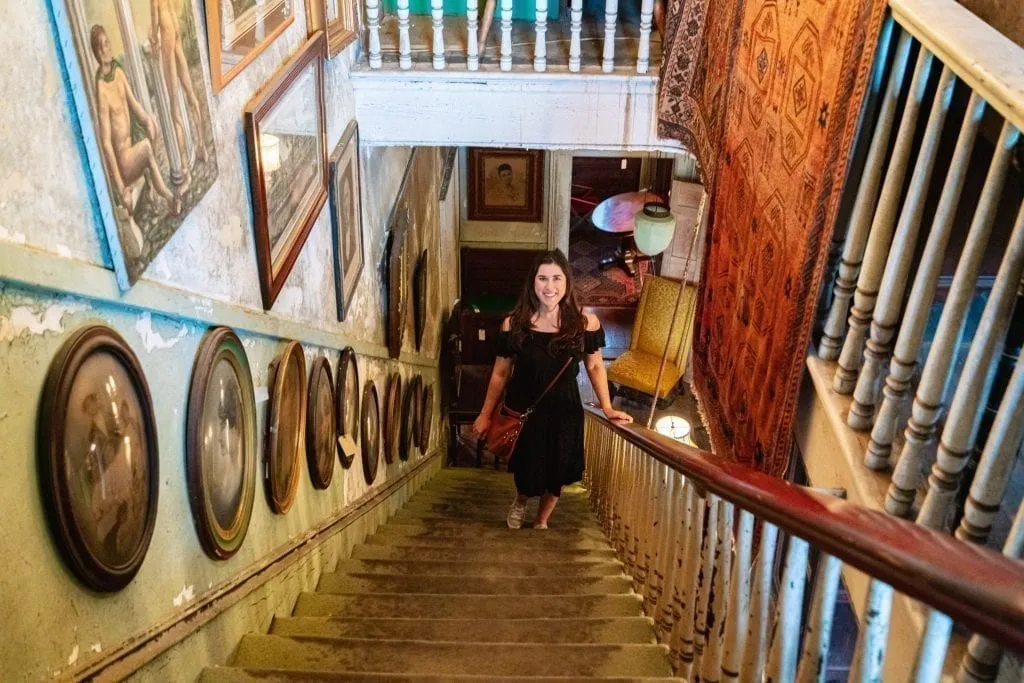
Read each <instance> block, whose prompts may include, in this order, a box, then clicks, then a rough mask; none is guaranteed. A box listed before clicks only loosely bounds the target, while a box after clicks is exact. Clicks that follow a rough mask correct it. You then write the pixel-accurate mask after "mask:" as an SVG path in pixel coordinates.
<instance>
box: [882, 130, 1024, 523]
mask: <svg viewBox="0 0 1024 683" xmlns="http://www.w3.org/2000/svg"><path fill="white" fill-rule="evenodd" d="M1018 135H1019V134H1018V133H1017V131H1016V129H1014V128H1013V126H1011V125H1010V124H1005V125H1004V126H1003V132H1002V133H1001V134H1000V136H999V142H998V143H997V144H996V149H995V154H994V157H993V159H992V164H991V165H990V166H989V170H988V175H987V176H986V178H985V185H984V188H983V189H982V192H981V198H980V200H979V202H978V207H977V209H976V210H975V212H974V218H973V219H972V221H971V227H970V230H969V231H968V234H967V241H966V243H965V244H964V249H963V252H962V253H961V255H960V262H959V263H958V264H957V267H956V272H955V273H954V275H953V285H952V287H951V288H950V291H949V295H948V296H947V297H946V302H945V304H944V305H943V307H942V315H941V317H940V318H939V325H938V328H937V329H936V332H935V340H934V341H933V342H932V347H931V349H930V350H929V352H928V359H927V360H926V361H925V364H924V371H923V372H922V373H921V380H920V382H919V383H918V385H917V394H916V395H915V396H914V405H913V408H912V409H911V414H910V421H909V422H908V423H907V429H906V432H905V433H904V434H905V438H906V444H905V445H904V447H903V451H902V452H901V453H900V458H899V461H898V462H897V463H896V468H895V470H894V471H893V474H892V481H891V482H890V484H889V491H888V494H887V496H886V502H885V509H886V510H888V511H889V512H891V513H892V514H895V515H899V516H901V517H905V516H907V515H909V514H910V506H911V503H913V501H914V496H915V494H916V492H917V486H918V483H919V481H920V477H921V463H922V462H924V458H925V454H926V453H927V451H928V450H930V449H931V447H932V446H933V445H934V443H935V425H936V423H937V422H938V420H939V414H940V410H941V408H942V404H943V402H944V401H945V397H946V393H947V389H948V387H947V384H948V383H949V380H950V377H951V374H952V370H953V368H952V366H953V358H954V356H955V354H956V351H957V349H958V348H959V347H960V340H961V339H962V338H963V332H964V322H965V321H966V319H967V310H968V308H969V307H970V303H971V299H973V298H974V287H975V282H976V281H977V278H978V272H979V271H980V269H981V261H982V258H983V257H984V255H985V251H986V249H987V247H988V239H989V235H990V234H991V231H992V221H993V219H994V218H995V211H996V206H997V205H998V202H999V198H1000V196H1001V194H1002V189H1003V182H1004V180H1005V179H1006V171H1007V167H1008V165H1009V162H1010V155H1011V153H1012V151H1013V147H1014V145H1015V144H1016V142H1017V138H1018Z"/></svg>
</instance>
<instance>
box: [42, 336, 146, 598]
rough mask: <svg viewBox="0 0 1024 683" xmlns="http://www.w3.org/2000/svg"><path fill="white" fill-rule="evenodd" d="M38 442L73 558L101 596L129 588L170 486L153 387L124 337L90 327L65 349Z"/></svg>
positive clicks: (56, 530)
mask: <svg viewBox="0 0 1024 683" xmlns="http://www.w3.org/2000/svg"><path fill="white" fill-rule="evenodd" d="M37 438H38V450H37V453H38V458H39V481H40V483H41V485H42V489H43V491H42V494H43V500H44V501H45V504H46V511H47V515H48V518H49V522H50V528H51V530H52V531H53V535H54V537H55V539H56V541H57V545H58V546H59V548H60V550H61V554H62V555H63V557H64V559H65V561H66V562H67V564H68V566H69V567H70V569H71V571H72V572H73V573H74V574H75V575H76V576H77V577H78V578H79V579H81V581H82V582H83V583H85V585H87V586H88V587H90V588H92V589H94V590H97V591H115V590H119V589H121V588H124V587H125V586H126V585H128V583H129V582H130V581H131V580H132V578H133V577H134V576H135V574H136V573H137V572H138V571H139V567H141V566H142V561H143V559H144V558H145V556H146V551H147V550H148V549H149V542H150V539H151V538H152V536H153V525H154V524H155V523H156V507H157V494H158V491H159V481H160V480H159V476H158V475H159V472H158V463H159V457H158V454H157V434H156V421H155V419H154V416H153V402H152V399H151V397H150V393H149V387H148V385H147V384H146V378H145V376H144V375H143V374H142V366H141V365H140V364H139V359H138V358H137V357H136V356H135V354H134V353H133V352H132V350H131V349H130V348H129V347H128V345H127V344H126V343H125V341H124V339H122V338H121V337H120V336H119V335H118V334H117V333H116V332H114V331H113V330H111V329H109V328H107V327H105V326H103V325H90V326H88V327H85V328H82V329H80V330H78V331H77V332H75V333H74V334H72V335H71V337H70V338H68V340H67V341H66V342H64V345H63V346H61V348H60V351H58V353H57V356H56V357H55V358H54V360H53V362H52V363H51V365H50V370H49V374H48V375H47V377H46V385H45V388H44V390H43V399H42V403H41V405H40V412H39V424H38V433H37Z"/></svg>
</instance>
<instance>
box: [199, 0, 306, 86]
mask: <svg viewBox="0 0 1024 683" xmlns="http://www.w3.org/2000/svg"><path fill="white" fill-rule="evenodd" d="M295 2H296V0H241V2H240V1H239V0H206V3H205V4H206V27H207V45H208V46H209V48H210V81H211V82H212V84H213V92H215V93H217V92H220V91H221V90H222V89H223V88H224V86H226V85H227V84H228V83H230V82H231V80H232V79H234V77H235V76H237V75H238V74H240V73H242V70H243V69H245V67H247V66H248V65H249V64H250V63H251V62H252V61H253V60H254V59H256V57H258V56H259V54H260V53H261V52H263V51H264V50H265V49H267V46H268V45H270V44H271V43H273V42H274V41H275V40H276V39H277V37H278V36H279V35H281V34H282V33H283V32H284V30H285V29H286V28H288V27H289V26H291V23H292V22H293V21H295ZM236 7H237V8H238V10H236V9H235V8H236ZM239 10H240V11H239Z"/></svg>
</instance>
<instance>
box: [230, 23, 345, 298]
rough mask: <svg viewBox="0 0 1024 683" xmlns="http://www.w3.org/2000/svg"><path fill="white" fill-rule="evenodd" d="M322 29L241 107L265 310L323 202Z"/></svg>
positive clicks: (324, 143)
mask: <svg viewBox="0 0 1024 683" xmlns="http://www.w3.org/2000/svg"><path fill="white" fill-rule="evenodd" d="M326 44H327V43H326V41H325V39H324V34H323V33H322V32H321V33H317V34H316V35H315V36H314V37H312V38H310V39H309V40H308V41H306V43H305V45H303V46H302V48H301V49H300V50H299V52H298V54H296V55H295V56H294V57H293V58H292V59H291V60H289V62H288V63H287V64H285V65H284V66H283V67H281V68H280V69H279V70H278V72H277V73H276V74H275V75H274V77H273V78H272V79H271V81H270V82H269V83H267V85H266V86H265V87H264V88H263V89H262V90H261V91H260V92H259V93H257V94H256V96H255V97H253V98H252V100H250V101H249V104H248V105H246V107H245V141H246V146H247V148H248V153H249V154H248V156H249V185H250V187H251V189H252V200H253V201H252V209H253V230H254V231H255V233H256V235H255V237H256V265H257V270H258V271H259V276H260V291H261V294H262V295H263V308H264V309H267V310H269V309H270V308H271V306H273V305H274V301H275V300H276V299H277V295H278V294H279V293H280V291H281V287H282V286H284V283H285V280H286V279H287V278H288V274H289V273H290V272H291V270H292V267H293V266H294V265H295V259H297V258H298V256H299V252H300V251H301V250H302V245H303V244H305V242H306V238H307V237H309V232H310V230H311V229H312V228H313V223H315V222H316V218H317V216H318V215H319V214H320V210H321V209H322V208H323V205H324V203H325V202H326V201H327V140H326V129H325V125H324V121H325V115H324V96H323V92H324V87H323V84H324V56H325V54H326Z"/></svg>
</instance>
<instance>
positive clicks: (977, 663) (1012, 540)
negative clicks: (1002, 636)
mask: <svg viewBox="0 0 1024 683" xmlns="http://www.w3.org/2000/svg"><path fill="white" fill-rule="evenodd" d="M1022 554H1024V504H1021V506H1020V507H1019V508H1017V516H1016V517H1015V518H1014V520H1013V526H1012V527H1010V534H1009V535H1008V536H1007V537H1006V541H1005V542H1004V543H1003V555H1005V556H1006V557H1009V558H1010V559H1013V560H1019V559H1021V555H1022ZM1002 656H1003V652H1002V650H1001V649H1000V647H999V645H998V644H996V643H994V642H993V641H991V640H990V639H988V638H986V637H984V636H979V635H974V636H972V637H971V640H970V642H969V643H968V644H967V654H965V655H964V658H963V661H961V662H960V671H959V672H958V674H957V677H956V680H957V683H985V682H986V681H994V680H995V679H996V675H997V674H998V673H999V662H1000V660H1001V659H1002Z"/></svg>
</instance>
